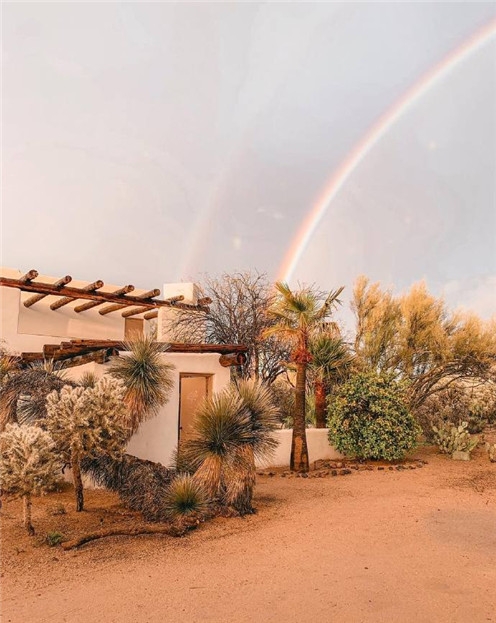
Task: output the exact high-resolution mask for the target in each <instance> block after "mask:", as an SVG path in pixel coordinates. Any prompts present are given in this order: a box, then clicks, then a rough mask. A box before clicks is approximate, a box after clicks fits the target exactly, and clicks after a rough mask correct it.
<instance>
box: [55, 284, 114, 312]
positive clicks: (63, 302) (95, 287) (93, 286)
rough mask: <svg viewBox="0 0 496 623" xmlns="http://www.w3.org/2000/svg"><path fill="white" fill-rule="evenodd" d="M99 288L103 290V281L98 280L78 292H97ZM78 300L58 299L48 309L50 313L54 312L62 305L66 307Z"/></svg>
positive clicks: (71, 298) (71, 297)
mask: <svg viewBox="0 0 496 623" xmlns="http://www.w3.org/2000/svg"><path fill="white" fill-rule="evenodd" d="M100 288H103V281H101V280H100V279H99V280H98V281H94V282H93V283H89V284H88V285H87V286H84V288H81V290H80V292H94V291H95V290H98V289H100ZM78 298H79V297H77V296H66V297H64V298H61V299H59V300H58V301H55V303H52V304H51V305H50V309H51V310H52V311H55V310H56V309H60V308H61V307H63V306H64V305H67V304H68V303H72V301H75V300H77V299H78Z"/></svg>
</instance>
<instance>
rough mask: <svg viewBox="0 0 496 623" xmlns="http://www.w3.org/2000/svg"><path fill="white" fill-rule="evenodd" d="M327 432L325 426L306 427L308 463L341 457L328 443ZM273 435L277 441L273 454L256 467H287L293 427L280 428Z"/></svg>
mask: <svg viewBox="0 0 496 623" xmlns="http://www.w3.org/2000/svg"><path fill="white" fill-rule="evenodd" d="M328 432H329V431H328V430H327V428H307V444H308V456H309V460H310V464H311V463H313V462H314V461H318V460H319V459H331V460H332V459H341V458H343V455H342V454H340V453H339V452H338V451H337V450H336V448H334V447H333V446H331V445H330V444H329V439H328ZM274 437H275V438H276V439H277V441H278V442H279V445H278V446H277V448H276V451H275V453H274V455H273V456H272V458H271V459H270V460H268V461H260V462H257V467H289V459H290V456H291V439H292V437H293V429H291V428H282V429H281V430H277V431H275V432H274Z"/></svg>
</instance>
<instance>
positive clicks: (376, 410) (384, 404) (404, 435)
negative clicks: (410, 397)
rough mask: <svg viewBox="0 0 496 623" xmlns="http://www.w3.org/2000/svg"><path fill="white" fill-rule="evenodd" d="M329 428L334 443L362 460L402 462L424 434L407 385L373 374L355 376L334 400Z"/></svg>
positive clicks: (346, 452) (341, 450)
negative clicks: (411, 407) (412, 409)
mask: <svg viewBox="0 0 496 623" xmlns="http://www.w3.org/2000/svg"><path fill="white" fill-rule="evenodd" d="M328 426H329V441H330V443H331V444H332V445H333V446H335V447H336V448H337V450H339V452H342V453H343V454H346V455H348V456H354V457H356V458H359V459H386V460H394V459H401V458H402V457H403V456H404V455H405V453H406V452H408V451H409V450H411V449H412V448H414V447H415V444H416V441H417V437H418V435H419V433H420V428H419V426H418V425H417V423H416V421H415V419H414V417H413V416H412V414H411V413H410V412H409V410H408V407H407V396H406V387H405V385H404V384H402V383H398V382H396V381H394V380H392V379H391V378H389V377H386V376H379V375H377V374H375V373H370V372H367V373H359V374H356V375H354V376H352V377H351V378H350V379H349V380H348V381H347V382H346V383H344V384H343V385H342V386H341V387H340V389H339V390H338V393H337V394H336V395H335V396H333V397H331V399H330V402H329V406H328Z"/></svg>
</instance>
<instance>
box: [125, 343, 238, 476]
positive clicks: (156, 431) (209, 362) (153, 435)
mask: <svg viewBox="0 0 496 623" xmlns="http://www.w3.org/2000/svg"><path fill="white" fill-rule="evenodd" d="M164 357H165V359H166V360H167V361H168V362H170V363H172V364H173V365H174V366H175V370H174V387H173V389H172V392H171V394H170V399H169V402H168V403H167V404H166V405H164V407H162V409H161V410H160V412H159V414H158V415H157V416H155V417H154V418H152V419H150V420H148V421H147V422H144V423H143V424H142V425H141V426H140V429H139V431H138V432H137V433H136V434H135V435H134V437H133V438H132V439H131V441H130V443H129V446H128V448H127V452H128V453H129V454H134V455H135V456H138V457H140V458H142V459H148V460H150V461H158V462H159V463H162V464H163V465H165V466H169V465H171V461H172V457H173V454H174V450H175V449H176V446H177V441H178V434H179V375H180V374H181V373H195V372H196V373H200V374H212V375H213V377H212V390H213V392H218V391H220V390H222V389H223V388H224V387H225V386H226V385H228V384H229V383H230V380H231V372H230V368H223V367H222V366H221V365H220V363H219V355H218V354H217V353H214V354H192V353H187V354H186V353H184V354H181V353H171V354H165V355H164Z"/></svg>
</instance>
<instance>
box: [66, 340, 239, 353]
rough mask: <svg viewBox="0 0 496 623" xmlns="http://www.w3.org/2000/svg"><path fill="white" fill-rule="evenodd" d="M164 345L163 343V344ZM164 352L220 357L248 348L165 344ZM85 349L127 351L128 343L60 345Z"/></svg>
mask: <svg viewBox="0 0 496 623" xmlns="http://www.w3.org/2000/svg"><path fill="white" fill-rule="evenodd" d="M161 343H162V342H161ZM163 346H164V352H166V353H219V354H220V355H224V354H229V353H245V352H246V351H247V350H248V348H247V347H246V346H245V345H244V344H184V343H179V342H172V343H171V344H167V343H166V342H163ZM76 347H79V348H80V349H81V350H82V349H84V348H88V349H90V348H93V349H99V348H115V349H116V350H120V351H123V350H126V342H125V341H118V340H83V339H75V340H71V341H70V342H62V343H61V344H60V345H59V348H60V349H61V350H65V349H74V348H76Z"/></svg>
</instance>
